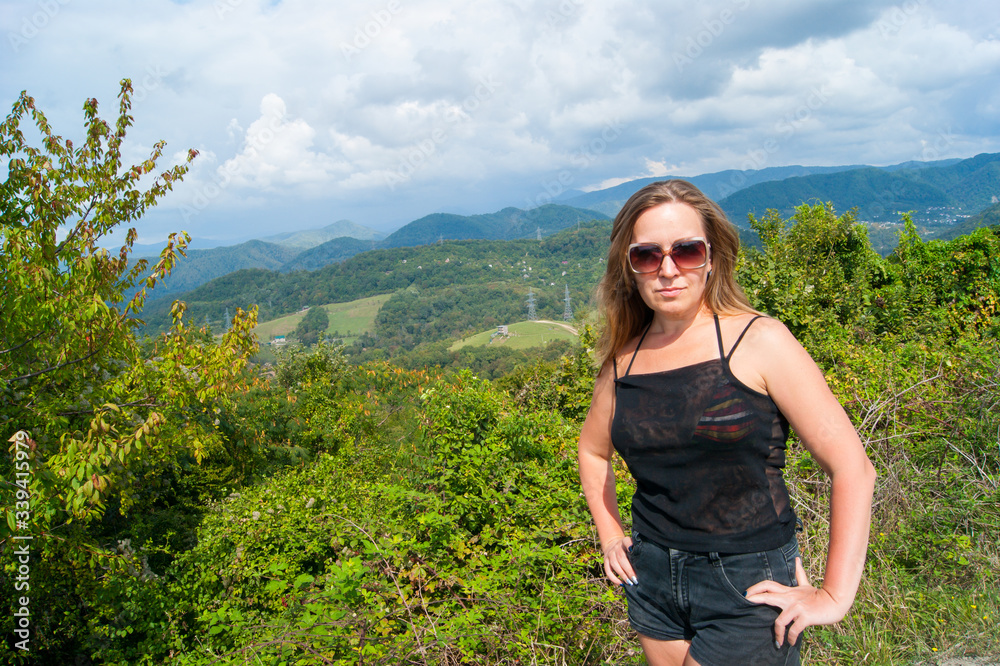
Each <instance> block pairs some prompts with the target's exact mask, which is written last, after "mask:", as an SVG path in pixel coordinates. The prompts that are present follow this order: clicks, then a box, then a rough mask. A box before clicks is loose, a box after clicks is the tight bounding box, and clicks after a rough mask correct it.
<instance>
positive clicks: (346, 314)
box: [254, 294, 392, 344]
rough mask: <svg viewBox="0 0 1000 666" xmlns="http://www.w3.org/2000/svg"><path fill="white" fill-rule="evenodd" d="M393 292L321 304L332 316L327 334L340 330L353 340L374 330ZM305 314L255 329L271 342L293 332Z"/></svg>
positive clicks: (262, 324)
mask: <svg viewBox="0 0 1000 666" xmlns="http://www.w3.org/2000/svg"><path fill="white" fill-rule="evenodd" d="M391 296H392V294H382V295H379V296H370V297H368V298H360V299H358V300H356V301H348V302H346V303H328V304H326V305H322V306H319V307H322V308H323V309H324V310H326V312H327V314H328V315H329V316H330V325H329V326H328V327H327V329H326V332H327V334H328V335H332V334H334V333H339V337H341V338H342V339H343V340H344V342H345V343H347V344H350V343H351V342H353V341H354V339H355V338H357V337H358V336H359V335H361V334H362V333H364V332H366V331H370V330H372V328H373V327H374V325H375V315H377V314H378V311H379V308H381V307H382V305H383V304H384V303H385V302H386V301H388V300H389V298H390V297H391ZM303 317H305V311H304V310H303V311H300V312H296V313H295V314H290V315H287V316H285V317H279V318H278V319H272V320H271V321H265V322H262V323H260V324H258V326H257V327H256V328H255V329H254V333H256V334H257V339H259V340H260V341H261V343H267V342H270V341H271V340H272V339H274V337H275V336H278V335H289V334H291V333H292V332H293V331H294V330H295V327H296V326H298V325H299V322H300V321H302V318H303Z"/></svg>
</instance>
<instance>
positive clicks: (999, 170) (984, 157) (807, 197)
mask: <svg viewBox="0 0 1000 666" xmlns="http://www.w3.org/2000/svg"><path fill="white" fill-rule="evenodd" d="M945 162H946V163H945V164H943V165H942V166H924V167H920V168H911V169H902V168H900V169H889V168H876V167H865V168H861V169H852V170H850V171H842V172H839V173H831V174H815V175H809V176H801V177H796V178H786V179H785V180H781V181H771V182H767V183H759V184H757V185H752V186H750V187H747V188H745V189H742V190H740V191H739V192H736V193H735V194H732V195H730V196H728V197H726V198H725V199H723V200H721V201H720V202H719V205H720V206H722V208H723V210H725V211H726V214H727V215H729V218H730V219H731V220H732V221H733V222H734V223H736V224H737V225H746V219H747V215H749V214H751V213H752V214H754V215H758V216H759V215H763V214H764V212H765V211H766V210H767V209H769V208H773V209H776V210H778V211H779V212H780V213H781V214H782V216H790V215H791V214H792V213H793V212H794V209H795V207H796V206H799V205H801V204H802V203H803V202H814V201H824V202H827V201H828V202H831V203H832V204H833V205H834V208H836V210H838V211H841V212H843V211H847V210H850V209H852V208H856V209H857V211H858V217H859V219H861V220H865V221H868V222H898V221H899V217H900V215H901V214H902V213H905V212H907V211H914V212H915V214H914V220H915V221H918V222H921V223H924V224H928V225H933V226H941V225H951V224H954V222H955V220H956V219H959V217H960V215H961V214H962V213H963V212H964V213H966V214H969V213H975V212H978V211H981V210H983V209H984V208H986V207H987V206H989V205H990V203H991V201H992V198H993V197H995V196H998V195H1000V153H993V154H987V153H984V154H981V155H977V156H975V157H972V158H969V159H966V160H960V161H957V162H951V163H948V162H950V161H945ZM918 164H919V163H918Z"/></svg>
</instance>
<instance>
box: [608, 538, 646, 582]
mask: <svg viewBox="0 0 1000 666" xmlns="http://www.w3.org/2000/svg"><path fill="white" fill-rule="evenodd" d="M630 550H632V537H628V536H620V537H615V538H614V539H612V540H611V541H609V542H608V544H607V545H606V546H604V574H605V575H606V576H607V577H608V580H610V581H611V582H612V583H614V584H615V585H635V584H636V583H638V582H639V581H638V579H636V577H635V570H634V569H632V561H631V560H629V557H628V554H629V551H630Z"/></svg>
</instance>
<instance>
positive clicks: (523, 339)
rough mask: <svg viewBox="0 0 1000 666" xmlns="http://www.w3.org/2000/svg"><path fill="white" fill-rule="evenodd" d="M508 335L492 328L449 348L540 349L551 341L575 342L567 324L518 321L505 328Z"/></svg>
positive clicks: (574, 335) (575, 334)
mask: <svg viewBox="0 0 1000 666" xmlns="http://www.w3.org/2000/svg"><path fill="white" fill-rule="evenodd" d="M507 331H508V335H499V334H498V333H497V329H495V328H493V329H490V330H488V331H483V332H482V333H477V334H476V335H472V336H469V337H467V338H463V339H461V340H459V341H458V342H456V343H455V344H453V345H452V346H451V347H449V351H457V350H459V349H461V348H462V347H486V346H488V345H494V346H501V347H510V348H511V349H528V348H531V347H541V346H542V345H545V344H547V343H549V342H552V341H553V340H569V341H575V340H576V338H577V333H576V329H575V328H573V327H572V326H570V325H569V324H565V323H561V322H554V321H519V322H517V323H515V324H510V325H509V326H508V327H507Z"/></svg>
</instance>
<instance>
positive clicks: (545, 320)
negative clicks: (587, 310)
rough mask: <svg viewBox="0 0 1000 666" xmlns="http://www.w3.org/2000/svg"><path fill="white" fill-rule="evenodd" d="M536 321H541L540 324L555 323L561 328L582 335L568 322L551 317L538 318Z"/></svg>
mask: <svg viewBox="0 0 1000 666" xmlns="http://www.w3.org/2000/svg"><path fill="white" fill-rule="evenodd" d="M535 321H536V322H537V323H539V324H554V325H556V326H559V327H561V328H565V329H566V330H567V331H569V332H570V333H572V334H573V335H580V334H579V333H578V332H577V330H576V329H575V328H573V327H572V326H570V325H569V324H567V323H566V322H564V321H552V320H551V319H536V320H535Z"/></svg>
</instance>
